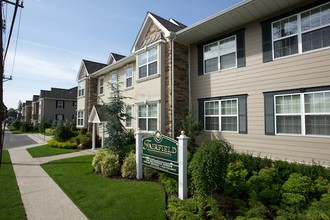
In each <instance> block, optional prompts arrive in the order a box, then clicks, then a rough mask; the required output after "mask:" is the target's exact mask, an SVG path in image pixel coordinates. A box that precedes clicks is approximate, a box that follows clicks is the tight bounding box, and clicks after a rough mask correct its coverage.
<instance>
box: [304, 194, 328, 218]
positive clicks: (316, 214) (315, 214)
mask: <svg viewBox="0 0 330 220" xmlns="http://www.w3.org/2000/svg"><path fill="white" fill-rule="evenodd" d="M306 218H307V219H308V220H314V219H323V220H330V193H328V194H324V195H323V196H322V198H321V199H320V201H313V202H312V203H311V205H310V207H309V209H308V210H307V212H306Z"/></svg>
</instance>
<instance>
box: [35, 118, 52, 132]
mask: <svg viewBox="0 0 330 220" xmlns="http://www.w3.org/2000/svg"><path fill="white" fill-rule="evenodd" d="M51 126H52V124H51V123H50V122H47V121H45V120H42V121H41V122H40V124H39V126H38V129H39V132H41V133H42V132H45V130H46V129H48V128H50V127H51Z"/></svg>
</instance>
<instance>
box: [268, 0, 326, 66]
mask: <svg viewBox="0 0 330 220" xmlns="http://www.w3.org/2000/svg"><path fill="white" fill-rule="evenodd" d="M326 4H329V2H328V3H324V4H321V5H318V6H315V7H313V8H309V9H307V10H305V11H302V12H299V13H296V14H291V15H289V16H287V17H285V18H281V19H278V20H276V21H273V22H272V23H271V36H272V58H273V60H278V59H284V58H288V57H293V56H297V55H300V54H306V53H311V52H315V51H320V50H324V49H327V48H329V47H321V48H318V49H315V50H309V51H306V52H303V51H302V48H303V46H302V34H304V33H307V32H312V31H315V30H318V29H322V28H325V27H328V26H330V24H328V25H321V26H320V27H317V28H312V29H310V30H307V31H302V30H301V14H303V13H305V12H307V11H311V10H313V9H315V8H318V7H322V6H323V5H326ZM293 16H296V17H297V30H298V31H297V32H298V33H296V34H293V35H290V37H292V36H296V35H298V53H295V54H291V55H287V56H281V57H277V58H275V50H274V41H278V40H282V39H285V38H289V37H287V36H286V37H280V38H278V39H276V40H274V35H273V24H274V23H276V22H278V21H281V20H284V19H287V18H290V17H293Z"/></svg>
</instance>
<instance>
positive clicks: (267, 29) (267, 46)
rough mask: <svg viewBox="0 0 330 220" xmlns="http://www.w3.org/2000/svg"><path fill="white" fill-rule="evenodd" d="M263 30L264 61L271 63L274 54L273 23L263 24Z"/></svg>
mask: <svg viewBox="0 0 330 220" xmlns="http://www.w3.org/2000/svg"><path fill="white" fill-rule="evenodd" d="M261 28H262V52H263V61H264V63H265V62H269V61H272V60H273V53H272V27H271V22H270V21H266V22H264V23H262V24H261Z"/></svg>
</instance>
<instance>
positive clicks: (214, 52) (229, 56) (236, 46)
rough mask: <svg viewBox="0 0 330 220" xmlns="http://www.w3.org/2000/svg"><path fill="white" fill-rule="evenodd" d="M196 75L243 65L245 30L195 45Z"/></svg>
mask: <svg viewBox="0 0 330 220" xmlns="http://www.w3.org/2000/svg"><path fill="white" fill-rule="evenodd" d="M197 47H198V48H197V49H198V75H203V74H207V73H211V72H218V71H221V70H224V69H229V68H236V67H244V66H245V30H244V29H242V30H239V31H237V32H235V33H232V34H230V35H226V36H222V37H220V38H216V39H214V40H211V41H208V42H205V43H203V44H200V45H198V46H197Z"/></svg>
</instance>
